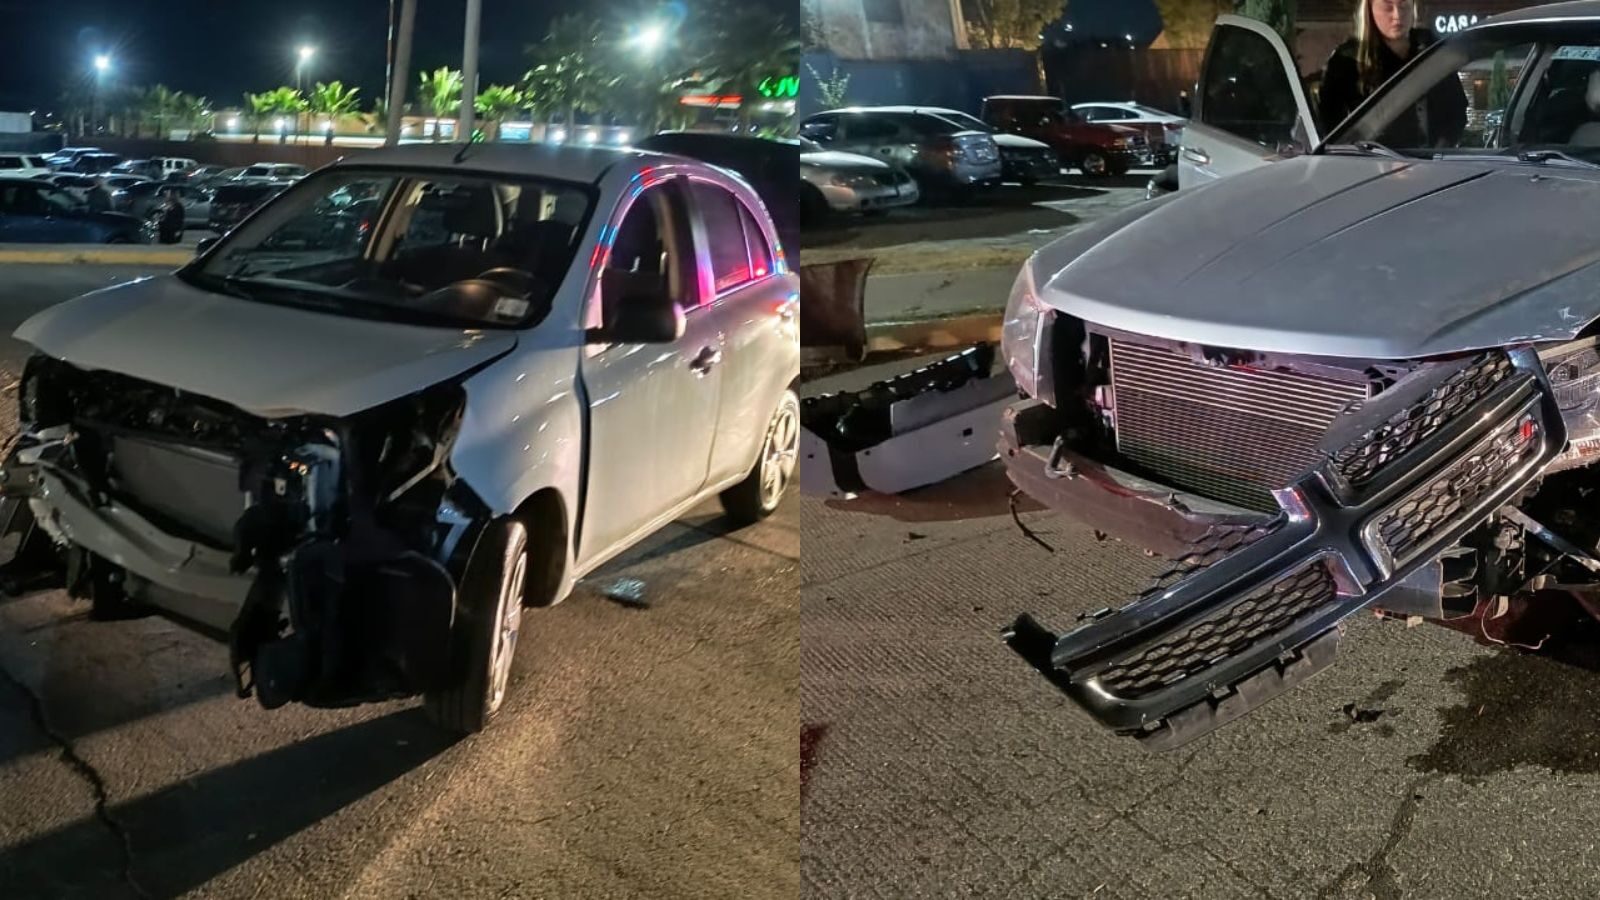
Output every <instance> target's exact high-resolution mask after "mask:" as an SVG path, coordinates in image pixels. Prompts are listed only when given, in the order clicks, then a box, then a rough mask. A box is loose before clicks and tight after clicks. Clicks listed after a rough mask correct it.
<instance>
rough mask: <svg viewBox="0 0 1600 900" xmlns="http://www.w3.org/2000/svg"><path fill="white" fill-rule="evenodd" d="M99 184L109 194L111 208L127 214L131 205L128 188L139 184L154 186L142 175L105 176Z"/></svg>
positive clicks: (131, 200)
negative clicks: (103, 186) (102, 185)
mask: <svg viewBox="0 0 1600 900" xmlns="http://www.w3.org/2000/svg"><path fill="white" fill-rule="evenodd" d="M100 183H101V184H104V185H105V186H106V189H107V190H109V191H110V192H111V208H112V209H113V210H116V211H117V212H127V211H128V207H129V206H130V205H131V204H132V202H133V198H132V197H131V196H130V195H129V194H128V189H129V188H131V187H133V186H134V185H139V184H155V182H154V181H151V180H150V179H149V178H146V177H145V176H143V175H106V176H103V177H101V179H100Z"/></svg>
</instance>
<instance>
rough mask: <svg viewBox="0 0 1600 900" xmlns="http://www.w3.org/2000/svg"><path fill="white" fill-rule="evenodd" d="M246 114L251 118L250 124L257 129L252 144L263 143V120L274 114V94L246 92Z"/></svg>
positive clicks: (253, 128)
mask: <svg viewBox="0 0 1600 900" xmlns="http://www.w3.org/2000/svg"><path fill="white" fill-rule="evenodd" d="M244 106H245V116H246V117H247V118H249V120H250V126H251V128H252V130H254V131H255V137H254V138H252V139H251V141H250V142H251V143H252V144H259V143H261V120H262V119H265V118H266V117H267V116H269V115H271V114H272V94H271V93H270V92H268V93H261V94H248V93H247V94H245V95H244Z"/></svg>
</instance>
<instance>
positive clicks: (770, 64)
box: [693, 3, 800, 131]
mask: <svg viewBox="0 0 1600 900" xmlns="http://www.w3.org/2000/svg"><path fill="white" fill-rule="evenodd" d="M714 9H715V11H714V13H713V14H712V15H711V16H709V17H708V18H707V22H708V23H712V24H708V26H707V28H706V29H705V31H704V33H703V35H702V37H701V38H700V41H701V43H700V46H699V47H696V48H693V49H694V50H697V51H698V52H697V53H695V54H694V55H695V56H696V57H697V58H699V59H702V60H704V68H703V70H702V71H703V73H704V74H705V75H706V76H708V80H710V81H711V82H712V83H713V84H715V85H717V86H718V87H719V88H720V89H721V91H722V92H723V93H726V94H738V95H739V96H740V97H741V98H742V99H741V102H740V104H739V126H740V131H748V130H749V125H750V118H751V116H752V114H753V113H754V111H755V107H756V104H757V103H759V102H760V97H761V89H760V88H761V84H762V82H764V81H766V80H767V79H769V78H781V77H784V76H793V75H798V74H799V73H798V71H797V69H798V67H799V62H800V38H799V36H798V35H796V34H795V33H794V32H793V31H791V30H790V29H789V27H788V26H786V25H785V24H783V23H782V22H781V21H774V20H773V18H772V16H771V14H770V13H768V12H767V11H766V10H765V9H763V8H762V7H759V6H751V5H747V4H742V3H741V4H732V3H721V4H716V5H715V7H714Z"/></svg>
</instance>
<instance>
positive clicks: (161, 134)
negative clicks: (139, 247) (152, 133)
mask: <svg viewBox="0 0 1600 900" xmlns="http://www.w3.org/2000/svg"><path fill="white" fill-rule="evenodd" d="M180 96H181V95H179V94H178V93H175V92H174V91H173V90H172V89H171V88H169V87H167V86H166V85H164V84H158V85H155V86H154V87H151V88H150V89H148V90H146V91H145V92H144V95H143V97H141V98H140V102H139V111H140V112H141V113H142V114H143V115H144V117H145V118H147V119H149V120H150V121H151V122H153V123H154V124H155V127H156V140H164V139H165V138H166V133H167V131H168V130H169V126H170V124H171V123H170V119H171V118H172V115H173V113H174V112H176V111H177V109H178V105H179V99H180Z"/></svg>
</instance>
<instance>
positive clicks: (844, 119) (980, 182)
mask: <svg viewBox="0 0 1600 900" xmlns="http://www.w3.org/2000/svg"><path fill="white" fill-rule="evenodd" d="M800 136H801V137H804V138H807V139H809V140H811V141H814V142H816V143H817V144H820V145H821V146H823V147H826V148H827V149H829V150H843V151H845V152H847V153H856V154H860V155H863V156H870V157H872V158H874V159H881V160H883V161H884V162H888V163H892V164H894V165H896V166H899V167H900V168H903V169H905V170H906V171H908V172H910V173H911V175H912V177H913V178H915V179H917V184H918V186H919V187H920V188H921V189H922V194H923V196H924V197H926V196H928V194H929V193H930V192H934V191H949V190H951V189H967V188H971V187H973V186H988V185H996V184H999V183H1000V177H1001V171H1002V170H1001V163H1000V148H999V147H997V146H996V145H995V142H994V137H993V136H992V135H990V134H989V133H988V132H987V131H979V130H975V129H971V128H965V127H963V126H960V125H957V124H955V123H953V122H951V121H950V120H948V119H944V118H941V117H939V116H935V115H929V114H927V113H918V112H900V111H884V110H882V109H877V108H872V107H852V108H850V109H836V110H830V111H828V112H822V113H817V114H816V115H813V116H808V117H807V118H806V119H805V120H804V121H803V122H801V123H800Z"/></svg>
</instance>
